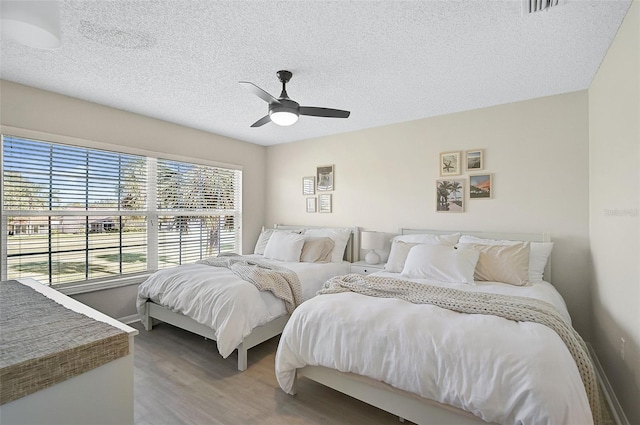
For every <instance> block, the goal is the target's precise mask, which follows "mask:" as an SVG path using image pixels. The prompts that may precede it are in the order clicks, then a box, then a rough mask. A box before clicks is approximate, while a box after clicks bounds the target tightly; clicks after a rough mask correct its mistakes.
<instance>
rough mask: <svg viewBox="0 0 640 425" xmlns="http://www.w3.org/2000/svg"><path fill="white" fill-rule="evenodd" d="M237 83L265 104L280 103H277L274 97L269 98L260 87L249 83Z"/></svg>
mask: <svg viewBox="0 0 640 425" xmlns="http://www.w3.org/2000/svg"><path fill="white" fill-rule="evenodd" d="M238 82H239V83H240V84H242V85H243V86H244V87H245V88H246V89H247V90H249V91H250V92H251V93H253V94H255V95H256V96H258V97H259V98H260V99H262V100H264V101H265V102H267V103H268V104H272V103H280V102H278V99H276V98H275V97H273V96H271V95H270V94H269V93H267V92H266V91H264V90H262V89H261V88H260V87H258V86H256V85H255V84H253V83H250V82H249V81H238Z"/></svg>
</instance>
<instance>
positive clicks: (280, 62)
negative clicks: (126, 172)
mask: <svg viewBox="0 0 640 425" xmlns="http://www.w3.org/2000/svg"><path fill="white" fill-rule="evenodd" d="M629 5H630V0H598V1H590V0H578V1H569V0H566V1H564V2H561V4H560V5H559V6H557V7H554V8H552V9H550V10H547V11H544V12H540V13H536V14H531V15H526V16H522V14H521V2H520V1H515V0H514V1H496V0H485V1H470V0H455V1H454V0H449V1H302V0H300V1H212V0H189V1H180V0H170V1H157V0H145V1H123V0H115V1H63V2H62V5H61V20H62V33H63V41H62V47H60V48H58V49H56V50H39V49H34V48H30V47H26V46H23V45H20V44H18V43H16V42H14V41H13V40H11V39H8V38H7V37H4V38H3V39H2V42H1V46H0V47H1V51H0V59H1V62H2V63H1V68H0V75H1V77H2V78H3V79H5V80H9V81H14V82H17V83H21V84H26V85H29V86H34V87H38V88H41V89H45V90H49V91H53V92H57V93H61V94H64V95H68V96H73V97H77V98H80V99H85V100H89V101H92V102H96V103H99V104H103V105H108V106H111V107H114V108H119V109H123V110H126V111H130V112H135V113H139V114H143V115H147V116H151V117H155V118H159V119H162V120H166V121H170V122H174V123H178V124H182V125H185V126H189V127H193V128H197V129H201V130H205V131H209V132H212V133H217V134H221V135H225V136H229V137H233V138H236V139H240V140H245V141H249V142H252V143H257V144H261V145H273V144H278V143H284V142H292V141H298V140H303V139H309V138H314V137H320V136H325V135H330V134H336V133H344V132H348V131H354V130H360V129H364V128H370V127H376V126H380V125H385V124H391V123H397V122H403V121H409V120H414V119H419V118H424V117H430V116H435V115H442V114H447V113H452V112H458V111H464V110H470V109H476V108H481V107H486V106H491V105H498V104H504V103H509V102H515V101H520V100H525V99H532V98H537V97H541V96H549V95H554V94H559V93H567V92H572V91H576V90H583V89H586V88H588V86H589V84H590V82H591V80H592V78H593V76H594V75H595V73H596V71H597V69H598V66H599V64H600V62H601V61H602V59H603V57H604V55H605V53H606V51H607V49H608V47H609V45H610V43H611V41H612V40H613V37H614V36H615V33H616V31H617V29H618V27H619V25H620V23H621V22H622V19H623V17H624V14H625V13H626V11H627V9H628V8H629ZM280 69H287V70H289V71H292V72H293V78H292V80H291V82H290V83H289V84H288V85H287V91H288V94H289V96H290V97H291V98H292V99H294V100H296V101H298V102H299V103H300V104H301V105H305V106H321V107H329V108H338V109H347V110H350V111H351V116H350V117H349V118H348V119H336V118H315V117H306V116H302V117H301V118H300V120H299V121H298V123H296V124H295V125H294V126H291V127H278V126H276V125H274V124H273V123H269V124H267V125H265V126H263V127H259V128H250V125H251V124H252V123H253V122H255V121H256V120H258V119H259V118H261V117H262V116H264V115H265V114H266V113H267V104H266V103H265V102H264V101H263V100H261V99H259V98H258V97H256V96H255V95H254V94H252V93H250V92H248V91H246V90H245V89H244V88H243V87H242V86H241V85H240V84H238V81H240V80H246V81H251V82H253V83H255V84H256V85H258V86H260V87H261V88H263V89H264V90H266V91H267V92H269V93H271V94H272V95H274V96H275V97H278V96H279V94H280V89H281V86H280V83H279V81H278V80H277V78H276V71H278V70H280Z"/></svg>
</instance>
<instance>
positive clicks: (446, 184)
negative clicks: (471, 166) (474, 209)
mask: <svg viewBox="0 0 640 425" xmlns="http://www.w3.org/2000/svg"><path fill="white" fill-rule="evenodd" d="M464 186H465V185H464V180H462V179H451V180H436V211H437V212H464V196H465V190H464Z"/></svg>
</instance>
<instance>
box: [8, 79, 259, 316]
mask: <svg viewBox="0 0 640 425" xmlns="http://www.w3.org/2000/svg"><path fill="white" fill-rule="evenodd" d="M0 124H2V125H3V126H11V127H18V128H22V129H26V130H31V131H38V132H45V133H51V134H55V135H60V136H66V137H72V138H79V139H85V140H89V141H94V142H98V143H106V144H110V145H116V146H125V147H128V148H133V149H138V150H144V151H149V152H155V153H158V154H159V155H160V156H161V155H162V154H170V155H177V156H180V157H187V158H198V159H203V160H208V161H217V162H224V163H229V164H236V165H241V166H242V167H243V176H242V179H243V205H242V207H243V220H242V227H243V228H242V246H243V251H244V252H253V245H254V244H255V241H256V239H257V237H258V234H259V232H260V228H261V226H262V222H263V218H264V204H265V202H264V199H265V195H264V191H265V156H266V148H265V147H263V146H258V145H255V144H251V143H246V142H242V141H239V140H234V139H230V138H227V137H223V136H219V135H216V134H211V133H207V132H204V131H199V130H194V129H191V128H187V127H183V126H180V125H176V124H171V123H168V122H165V121H160V120H156V119H153V118H149V117H145V116H142V115H138V114H133V113H129V112H125V111H122V110H118V109H114V108H109V107H106V106H101V105H97V104H95V103H90V102H85V101H82V100H79V99H75V98H71V97H67V96H62V95H59V94H55V93H51V92H47V91H43V90H38V89H35V88H33V87H28V86H24V85H20V84H15V83H12V82H9V81H4V80H0ZM132 293H133V294H134V295H135V291H132V288H119V289H114V290H109V291H99V292H95V293H89V294H83V295H78V296H76V297H77V298H79V299H81V301H82V302H85V303H87V304H89V305H91V306H92V307H94V308H96V309H98V310H101V311H103V312H105V313H106V314H109V315H110V316H113V317H116V318H118V317H124V316H128V315H132V314H135V305H134V303H133V301H134V299H135V298H134V297H131V294H132ZM105 298H106V299H109V303H105V302H104V299H105ZM123 302H124V303H126V305H125V306H123V305H122V303H123Z"/></svg>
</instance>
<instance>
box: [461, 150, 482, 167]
mask: <svg viewBox="0 0 640 425" xmlns="http://www.w3.org/2000/svg"><path fill="white" fill-rule="evenodd" d="M464 156H465V168H466V170H467V171H479V170H484V152H483V150H482V149H475V150H472V151H466V152H465V155H464Z"/></svg>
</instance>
